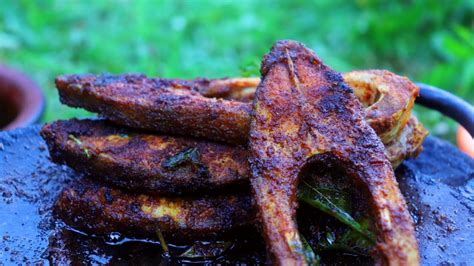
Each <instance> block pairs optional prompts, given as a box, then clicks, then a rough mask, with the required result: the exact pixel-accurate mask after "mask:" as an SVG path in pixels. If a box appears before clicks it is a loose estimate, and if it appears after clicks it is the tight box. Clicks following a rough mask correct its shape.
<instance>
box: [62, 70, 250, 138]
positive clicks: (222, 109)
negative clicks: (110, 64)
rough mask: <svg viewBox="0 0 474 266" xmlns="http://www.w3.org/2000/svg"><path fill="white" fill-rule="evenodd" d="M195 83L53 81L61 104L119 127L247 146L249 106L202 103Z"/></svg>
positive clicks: (135, 78) (125, 78) (133, 78)
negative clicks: (112, 122) (80, 109)
mask: <svg viewBox="0 0 474 266" xmlns="http://www.w3.org/2000/svg"><path fill="white" fill-rule="evenodd" d="M196 83H198V84H202V81H201V80H198V81H197V82H193V81H184V80H171V79H149V78H146V76H144V75H120V76H113V75H101V76H94V75H69V76H60V77H58V78H57V79H56V87H57V88H58V90H59V96H60V100H61V102H62V103H64V104H67V105H69V106H72V107H82V108H84V109H86V110H89V111H91V112H96V113H98V114H100V115H101V116H103V117H106V118H108V119H110V120H112V121H114V122H117V123H119V124H122V125H126V126H130V127H134V128H141V129H147V130H156V131H160V132H163V133H168V134H172V135H190V136H194V137H204V138H209V139H214V140H218V141H225V142H228V143H238V144H241V143H245V142H246V141H247V136H248V132H249V121H250V116H249V114H250V111H251V106H250V105H249V104H243V103H241V102H236V101H227V100H222V99H215V98H207V97H204V96H203V95H202V94H201V93H204V94H205V92H203V91H204V89H200V88H199V86H198V85H196ZM200 91H201V93H200Z"/></svg>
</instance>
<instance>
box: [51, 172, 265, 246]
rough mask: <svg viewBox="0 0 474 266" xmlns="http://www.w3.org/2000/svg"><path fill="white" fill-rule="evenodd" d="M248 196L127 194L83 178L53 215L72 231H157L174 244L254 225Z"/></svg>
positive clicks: (151, 234) (146, 234)
mask: <svg viewBox="0 0 474 266" xmlns="http://www.w3.org/2000/svg"><path fill="white" fill-rule="evenodd" d="M254 210H255V208H254V207H253V201H252V198H251V197H250V195H249V193H241V194H238V193H234V194H232V195H219V196H200V197H197V198H192V199H190V198H186V197H180V198H176V197H170V198H166V197H158V198H157V197H151V196H147V195H140V194H129V193H125V192H123V191H121V190H118V189H113V188H109V187H105V186H101V185H100V184H98V183H96V182H91V181H89V180H86V179H83V180H79V181H76V182H74V184H72V186H70V187H69V188H66V189H65V190H64V191H63V192H62V193H61V194H60V196H59V198H58V199H57V201H56V203H55V206H54V212H55V215H56V216H58V217H60V218H61V219H62V220H63V221H64V222H65V223H66V224H69V225H71V226H73V227H74V228H75V229H78V230H81V231H84V232H92V233H94V234H96V235H102V236H104V235H106V234H108V233H111V232H120V233H122V234H124V235H127V236H134V237H143V238H155V239H156V234H157V232H158V230H159V231H160V232H162V233H163V236H164V237H165V239H173V241H184V240H191V239H192V240H198V239H207V240H209V239H212V238H222V237H225V236H226V235H229V234H232V233H233V232H234V233H236V232H239V233H242V232H246V231H248V229H252V228H254V227H255V224H256V222H255V217H256V214H255V211H254Z"/></svg>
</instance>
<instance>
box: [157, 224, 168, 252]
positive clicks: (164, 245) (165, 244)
mask: <svg viewBox="0 0 474 266" xmlns="http://www.w3.org/2000/svg"><path fill="white" fill-rule="evenodd" d="M156 234H157V235H158V240H160V245H161V248H162V249H163V252H164V253H169V248H168V244H167V243H166V241H165V238H164V237H163V233H161V229H160V228H158V227H157V228H156Z"/></svg>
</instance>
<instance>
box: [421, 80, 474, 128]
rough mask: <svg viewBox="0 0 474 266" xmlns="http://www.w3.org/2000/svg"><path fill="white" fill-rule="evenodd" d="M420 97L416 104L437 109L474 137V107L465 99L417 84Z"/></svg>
mask: <svg viewBox="0 0 474 266" xmlns="http://www.w3.org/2000/svg"><path fill="white" fill-rule="evenodd" d="M416 85H418V87H420V97H418V98H417V99H416V103H419V104H421V105H423V106H426V107H428V108H431V109H435V110H437V111H439V112H441V113H442V114H444V115H446V116H449V117H451V118H452V119H454V120H456V121H457V122H458V123H459V124H461V125H462V126H463V127H464V128H465V129H466V130H467V131H468V132H469V134H471V136H474V107H473V106H472V105H470V104H469V103H468V102H466V101H464V100H463V99H461V98H459V97H457V96H455V95H453V94H451V93H449V92H447V91H445V90H442V89H439V88H436V87H433V86H430V85H426V84H423V83H417V84H416Z"/></svg>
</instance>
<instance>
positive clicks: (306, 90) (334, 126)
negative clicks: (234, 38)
mask: <svg viewBox="0 0 474 266" xmlns="http://www.w3.org/2000/svg"><path fill="white" fill-rule="evenodd" d="M261 74H262V81H261V83H260V85H259V86H258V87H257V91H256V94H255V99H254V103H253V106H254V115H253V116H252V122H251V129H250V139H249V146H250V152H251V154H250V158H249V161H250V166H251V174H252V177H251V184H252V188H253V192H254V197H255V201H256V205H257V207H258V210H259V217H260V219H261V221H262V227H263V235H264V237H265V240H266V244H267V249H268V251H269V253H270V255H271V258H272V261H273V262H274V263H275V264H279V265H304V264H305V263H306V261H305V257H304V255H303V254H304V252H303V245H302V242H301V239H300V237H299V233H298V228H297V225H296V222H295V213H296V207H297V201H296V191H297V185H298V182H299V174H300V172H301V170H302V168H303V167H305V166H307V165H308V164H311V162H312V161H318V162H321V161H322V162H324V161H326V160H327V161H336V162H338V163H340V164H341V165H343V166H344V169H345V170H346V171H347V174H348V175H349V176H351V177H352V178H353V179H354V180H355V182H356V184H357V185H358V187H359V188H360V189H361V190H363V191H364V192H365V193H366V194H367V197H368V199H369V202H370V205H371V210H372V213H373V215H374V220H375V224H376V229H377V244H376V248H375V250H374V259H375V260H376V262H377V263H380V264H391V265H417V264H419V253H418V244H417V241H416V238H415V232H414V226H413V221H412V219H411V217H410V215H409V213H408V211H407V207H406V203H405V200H404V198H403V196H402V194H401V193H400V190H399V188H398V184H397V181H396V179H395V176H394V173H393V169H392V167H391V165H390V163H389V161H388V159H387V157H386V155H385V154H384V148H383V145H382V143H381V141H380V139H379V138H378V136H377V135H376V134H375V132H374V130H373V129H372V128H370V127H369V126H368V125H367V123H366V122H365V120H364V113H363V109H362V105H361V104H360V102H359V101H358V100H357V98H356V97H355V95H354V93H353V91H352V89H351V88H350V87H349V86H347V85H346V84H345V82H344V80H343V79H342V76H341V75H340V74H339V73H337V72H335V71H333V70H331V69H330V68H329V67H327V66H325V65H324V64H323V63H322V62H321V60H320V59H319V58H318V57H316V55H315V54H314V53H313V52H312V51H310V50H309V49H307V48H306V47H304V46H303V45H302V44H300V43H297V42H294V41H279V42H277V43H276V44H275V45H274V46H273V47H272V49H271V51H270V53H269V54H267V55H266V56H265V57H264V59H263V61H262V66H261Z"/></svg>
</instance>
